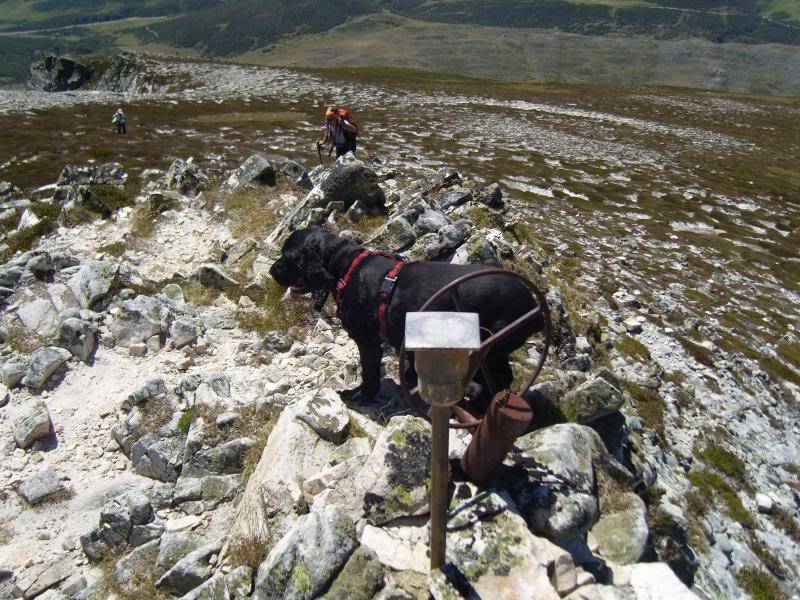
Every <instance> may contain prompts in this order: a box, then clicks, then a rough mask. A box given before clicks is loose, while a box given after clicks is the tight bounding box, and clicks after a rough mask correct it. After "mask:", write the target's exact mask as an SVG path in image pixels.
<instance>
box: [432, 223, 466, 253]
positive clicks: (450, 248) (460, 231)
mask: <svg viewBox="0 0 800 600" xmlns="http://www.w3.org/2000/svg"><path fill="white" fill-rule="evenodd" d="M470 228H471V225H470V223H469V221H467V220H466V219H460V220H458V221H456V222H455V223H452V224H451V225H445V226H444V227H442V228H441V229H439V232H438V234H437V235H436V237H435V238H433V237H431V238H430V239H429V241H427V242H426V243H425V244H424V245H423V251H424V253H425V256H426V257H427V258H430V259H434V258H440V257H442V256H447V255H448V254H450V253H452V252H454V251H455V250H456V248H458V247H459V246H460V245H461V244H462V243H463V242H464V240H465V239H466V238H467V235H468V234H469V231H470Z"/></svg>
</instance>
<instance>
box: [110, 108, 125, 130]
mask: <svg viewBox="0 0 800 600" xmlns="http://www.w3.org/2000/svg"><path fill="white" fill-rule="evenodd" d="M111 122H112V123H113V124H114V125H116V126H117V133H127V132H128V130H127V128H126V127H125V113H124V112H122V109H121V108H118V109H117V112H115V113H114V116H113V117H111Z"/></svg>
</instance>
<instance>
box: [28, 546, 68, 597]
mask: <svg viewBox="0 0 800 600" xmlns="http://www.w3.org/2000/svg"><path fill="white" fill-rule="evenodd" d="M74 568H75V567H74V563H73V562H72V559H71V558H70V557H68V556H65V557H64V558H60V559H58V560H54V561H46V562H41V563H39V564H35V565H33V566H32V567H30V568H29V569H26V570H25V571H23V572H22V573H21V574H20V576H19V577H17V580H16V582H15V584H14V596H15V597H17V598H20V597H22V598H25V600H29V599H30V598H35V597H37V596H41V594H43V593H44V592H46V591H47V590H49V589H52V588H54V587H55V586H57V585H58V584H59V583H61V582H62V581H64V580H65V579H66V578H67V577H69V576H70V575H71V574H72V572H73V571H74Z"/></svg>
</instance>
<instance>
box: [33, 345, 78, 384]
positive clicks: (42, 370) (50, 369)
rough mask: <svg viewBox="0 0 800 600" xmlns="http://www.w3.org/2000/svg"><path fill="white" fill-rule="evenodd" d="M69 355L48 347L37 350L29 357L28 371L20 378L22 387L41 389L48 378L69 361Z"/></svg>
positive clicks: (53, 347)
mask: <svg viewBox="0 0 800 600" xmlns="http://www.w3.org/2000/svg"><path fill="white" fill-rule="evenodd" d="M69 357H70V353H69V352H67V351H66V350H64V349H63V348H57V347H55V346H49V347H47V348H39V349H38V350H37V351H36V352H34V353H33V354H32V355H31V362H30V364H29V365H28V371H27V373H25V377H23V378H22V381H21V383H22V385H25V386H28V387H32V388H42V387H44V384H45V383H47V380H48V379H50V376H51V375H52V374H53V373H55V372H56V370H57V369H58V368H59V367H60V366H61V365H63V364H64V363H65V362H67V360H69Z"/></svg>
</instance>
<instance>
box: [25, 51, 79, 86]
mask: <svg viewBox="0 0 800 600" xmlns="http://www.w3.org/2000/svg"><path fill="white" fill-rule="evenodd" d="M92 75H93V70H92V68H91V67H89V66H87V65H85V64H83V63H80V62H77V61H76V60H73V59H71V58H67V57H66V56H53V55H50V56H45V57H44V58H43V59H42V60H40V61H37V62H35V63H33V64H32V65H31V67H30V72H29V73H28V80H27V82H26V85H27V86H28V89H29V90H35V91H45V92H66V91H69V90H77V89H79V88H81V87H82V86H84V85H85V84H86V83H87V82H88V81H90V80H91V78H92Z"/></svg>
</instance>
